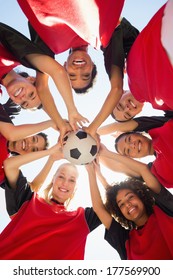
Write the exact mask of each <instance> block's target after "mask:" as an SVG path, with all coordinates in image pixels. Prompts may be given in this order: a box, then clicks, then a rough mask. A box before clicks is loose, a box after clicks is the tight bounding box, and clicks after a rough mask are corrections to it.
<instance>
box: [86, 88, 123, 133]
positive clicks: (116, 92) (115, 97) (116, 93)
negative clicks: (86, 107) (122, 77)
mask: <svg viewBox="0 0 173 280" xmlns="http://www.w3.org/2000/svg"><path fill="white" fill-rule="evenodd" d="M121 96H122V90H121V89H119V88H117V89H116V88H112V89H111V90H110V92H109V94H108V96H107V98H106V100H105V102H104V104H103V106H102V108H101V110H100V111H99V113H98V114H97V116H96V117H95V119H94V120H93V122H92V123H91V124H90V125H89V128H90V129H91V130H92V131H97V129H98V128H99V127H100V125H101V124H102V123H103V122H104V121H105V120H106V119H107V118H108V117H109V115H110V114H111V113H112V111H113V109H114V108H115V106H116V105H117V103H118V101H119V100H120V98H121Z"/></svg>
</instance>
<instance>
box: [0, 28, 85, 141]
mask: <svg viewBox="0 0 173 280" xmlns="http://www.w3.org/2000/svg"><path fill="white" fill-rule="evenodd" d="M0 42H1V44H0V53H1V63H0V80H1V82H0V83H1V85H3V86H4V87H5V88H6V90H7V93H8V95H9V96H10V98H11V99H12V100H13V102H14V103H16V104H19V105H21V107H23V108H25V109H27V108H38V107H40V105H42V107H43V109H44V110H45V111H46V113H47V114H48V115H49V116H50V118H52V120H54V121H55V123H56V125H57V127H58V128H59V131H60V139H61V140H62V138H63V136H64V134H65V133H66V132H69V131H71V130H72V129H73V130H76V129H77V128H78V127H79V126H80V125H82V123H83V122H86V121H88V120H87V119H86V118H84V117H83V116H82V115H80V114H79V113H78V111H77V108H76V106H75V104H74V100H73V95H72V89H71V85H70V82H69V79H68V76H67V73H66V71H65V69H64V67H63V66H62V65H60V64H59V63H58V62H57V61H56V60H55V59H54V54H53V53H52V51H51V50H49V51H47V52H45V49H42V48H41V47H39V46H37V45H36V44H35V43H34V42H31V41H30V40H29V39H28V38H26V37H25V36H24V35H22V34H21V33H19V32H18V31H17V30H15V29H13V28H11V27H10V26H8V25H6V24H3V23H0ZM4 61H6V63H5V64H4ZM7 61H8V62H7ZM20 64H22V65H23V66H26V67H28V68H31V69H34V70H36V71H37V72H36V73H37V75H36V77H31V76H29V77H22V76H21V75H20V74H18V73H17V72H16V71H14V67H17V66H19V65H20ZM49 76H50V77H51V78H52V79H53V81H54V83H55V86H56V88H57V90H58V91H59V93H60V94H61V96H62V98H63V100H64V102H65V105H66V108H67V111H68V119H69V123H68V122H66V121H64V120H63V119H62V117H61V115H60V114H59V112H58V110H57V108H56V105H55V102H54V99H53V96H52V94H51V92H50V90H49V86H48V77H49Z"/></svg>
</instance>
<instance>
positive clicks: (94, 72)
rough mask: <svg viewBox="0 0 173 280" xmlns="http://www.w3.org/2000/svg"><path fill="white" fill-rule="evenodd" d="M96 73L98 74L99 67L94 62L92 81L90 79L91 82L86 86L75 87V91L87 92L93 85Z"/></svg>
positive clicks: (79, 92) (78, 92)
mask: <svg viewBox="0 0 173 280" xmlns="http://www.w3.org/2000/svg"><path fill="white" fill-rule="evenodd" d="M96 75H97V67H96V65H95V64H94V66H93V69H92V73H91V81H90V83H89V84H88V85H87V86H86V87H84V88H74V87H73V89H74V91H75V93H77V94H82V93H87V92H88V89H90V88H92V87H93V84H94V80H95V77H96Z"/></svg>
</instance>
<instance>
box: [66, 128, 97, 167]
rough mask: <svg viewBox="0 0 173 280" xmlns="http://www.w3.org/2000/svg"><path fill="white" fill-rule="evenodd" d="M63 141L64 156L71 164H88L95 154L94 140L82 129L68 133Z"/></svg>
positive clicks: (95, 145)
mask: <svg viewBox="0 0 173 280" xmlns="http://www.w3.org/2000/svg"><path fill="white" fill-rule="evenodd" d="M64 142H65V144H64V146H63V154H64V158H65V159H67V160H68V161H70V162H71V163H73V164H76V165H82V164H88V163H90V162H92V161H93V160H94V159H95V157H96V155H97V144H96V141H95V140H94V138H92V137H91V136H90V135H89V134H88V133H86V132H85V131H83V130H82V129H80V130H78V131H77V132H74V131H72V132H70V133H68V134H67V135H66V136H65V138H64Z"/></svg>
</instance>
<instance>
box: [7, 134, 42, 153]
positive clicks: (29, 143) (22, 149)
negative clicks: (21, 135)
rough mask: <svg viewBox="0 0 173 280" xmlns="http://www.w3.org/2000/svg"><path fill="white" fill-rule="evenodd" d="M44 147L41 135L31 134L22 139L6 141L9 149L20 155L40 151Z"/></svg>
mask: <svg viewBox="0 0 173 280" xmlns="http://www.w3.org/2000/svg"><path fill="white" fill-rule="evenodd" d="M45 147H46V141H45V139H44V137H42V136H41V135H33V136H30V137H27V138H25V139H22V140H17V141H9V143H8V148H9V150H10V151H11V152H15V153H18V154H20V155H24V154H27V153H31V152H37V151H42V150H44V149H45Z"/></svg>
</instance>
